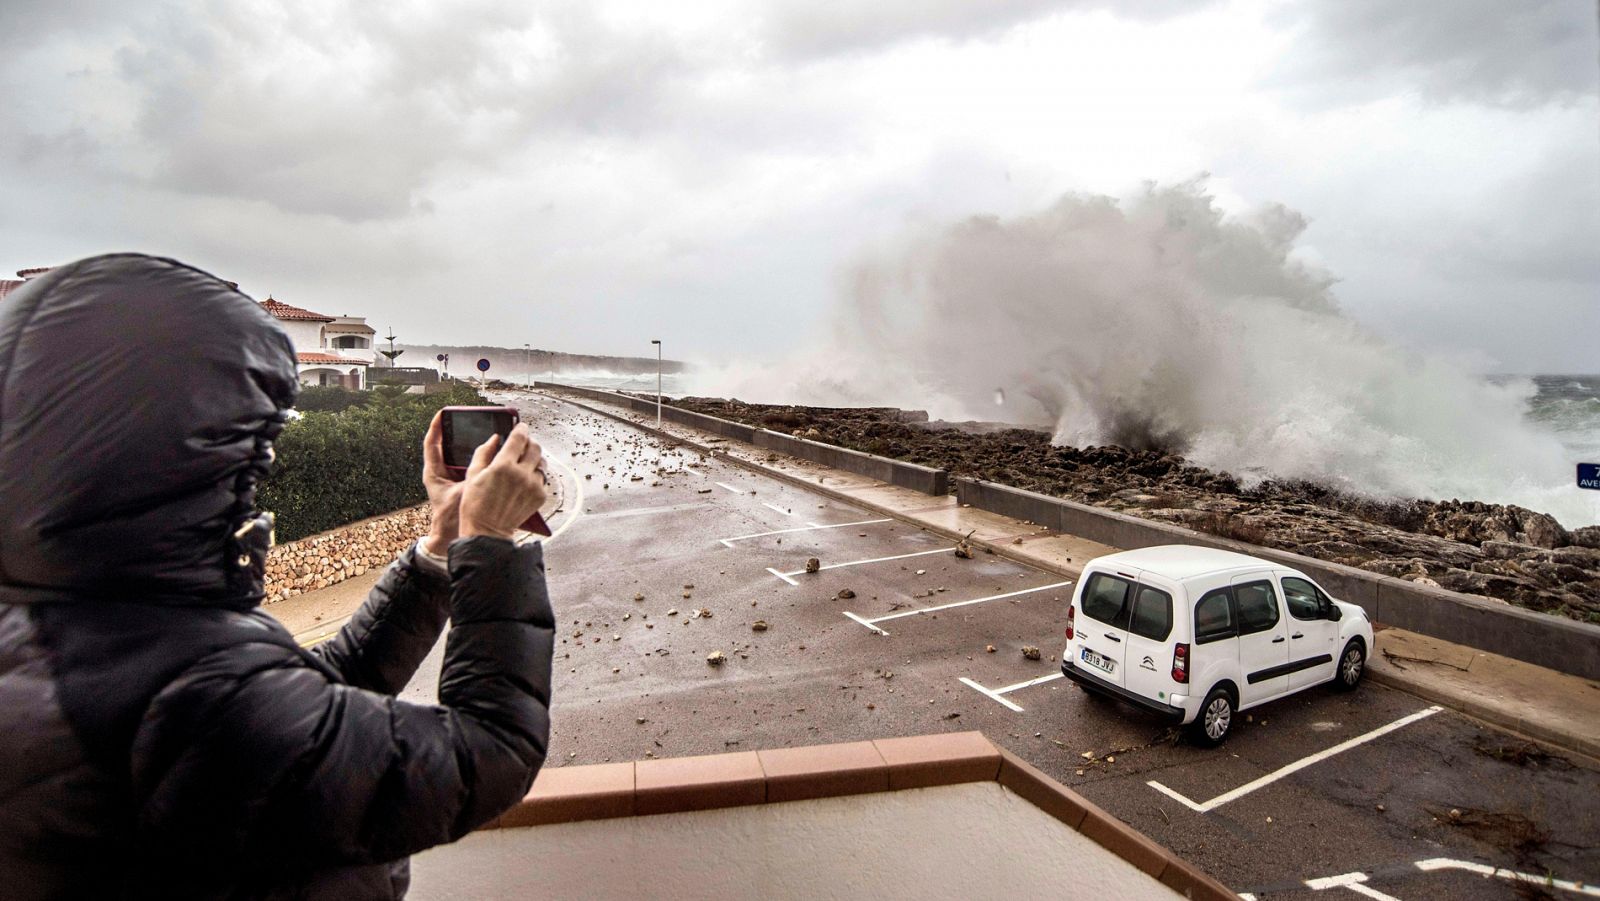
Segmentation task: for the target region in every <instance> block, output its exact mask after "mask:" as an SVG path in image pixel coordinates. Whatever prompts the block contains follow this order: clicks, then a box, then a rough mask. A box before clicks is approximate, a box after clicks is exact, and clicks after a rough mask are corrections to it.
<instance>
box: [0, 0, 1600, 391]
mask: <svg viewBox="0 0 1600 901" xmlns="http://www.w3.org/2000/svg"><path fill="white" fill-rule="evenodd" d="M1123 6H1127V7H1132V8H1137V9H1138V10H1139V12H1138V13H1137V14H1130V13H1128V12H1127V11H1125V10H1123V9H1121V7H1123ZM1596 32H1597V10H1596V4H1595V2H1593V0H1517V2H1513V3H1508V2H1504V0H1406V2H1400V3H1396V2H1393V0H1323V2H1283V3H1259V2H1218V3H1211V4H1202V3H1193V2H1166V3H1162V2H1142V3H1137V4H1134V3H1128V4H1113V3H1107V2H1094V0H1058V2H1045V0H983V2H955V0H873V2H860V3H857V2H840V3H821V2H817V0H772V2H733V0H728V2H695V3H688V4H665V3H655V2H643V3H638V4H615V3H592V2H580V3H570V4H564V3H540V4H534V3H529V2H526V0H474V2H455V3H448V2H431V0H411V2H393V3H354V2H346V0H300V2H294V0H288V2H255V3H249V2H238V3H233V2H171V3H162V2H141V0H78V2H69V0H4V2H3V3H0V35H3V36H4V41H3V43H0V47H3V50H0V96H3V97H4V98H5V99H4V102H3V103H0V185H3V186H4V191H5V201H4V203H3V204H0V270H3V271H4V272H5V274H9V270H14V269H17V268H21V267H26V266H37V265H47V264H54V263H60V262H65V261H68V260H71V259H75V258H78V257H81V256H85V255H88V254H92V253H97V252H103V251H113V250H143V251H149V252H155V253H161V254H168V255H173V256H177V257H179V258H182V259H184V260H186V261H189V262H193V263H195V264H197V265H199V266H201V267H203V268H206V269H209V270H211V271H213V272H215V273H217V274H218V275H221V276H223V277H225V278H228V279H232V280H235V281H238V282H240V283H241V285H242V287H243V288H244V290H246V291H247V292H250V293H251V294H253V295H255V296H257V297H265V296H266V295H267V294H268V293H269V292H270V293H272V294H273V295H275V296H276V297H278V298H279V299H281V300H284V301H286V302H288V303H292V304H297V305H300V306H305V307H309V308H312V309H315V310H319V311H322V312H325V313H330V314H340V313H352V314H364V315H366V316H367V317H368V319H369V321H370V322H372V324H373V325H374V326H376V327H377V328H378V329H379V331H380V332H381V331H383V330H384V329H387V328H389V327H391V326H392V327H393V328H394V330H395V332H396V333H397V334H398V335H399V336H400V337H401V340H402V341H415V342H419V343H424V342H426V343H450V344H477V343H483V344H499V345H506V346H519V345H521V344H522V343H524V342H529V343H532V344H534V345H535V346H539V347H548V348H552V349H559V350H568V351H576V352H596V353H618V354H630V353H637V354H641V355H647V354H649V352H650V350H651V348H650V345H649V339H650V338H653V337H661V338H663V339H665V342H666V345H665V346H666V349H667V353H668V355H669V356H675V357H684V358H690V359H707V360H709V359H716V358H718V357H721V356H725V355H727V354H730V353H737V354H740V355H743V356H746V357H749V356H752V355H753V356H760V355H763V354H766V353H769V352H770V353H771V354H772V355H773V356H777V355H779V354H782V353H784V352H788V351H791V350H793V349H794V348H795V347H796V346H799V345H801V344H802V343H804V342H805V341H807V340H809V339H810V338H811V337H812V336H814V335H816V334H818V333H821V332H823V331H825V329H826V328H827V327H828V323H829V322H830V321H831V317H833V316H835V315H837V313H836V304H837V303H838V299H839V295H840V292H841V290H843V289H842V285H843V284H844V281H845V280H844V278H843V277H842V273H844V272H845V271H846V269H847V268H848V267H849V265H850V263H851V261H852V260H853V259H856V258H858V257H859V256H860V255H861V254H863V253H865V252H868V251H869V249H870V248H873V247H875V246H879V245H882V244H883V243H884V242H891V241H895V240H897V239H898V236H901V235H903V234H905V233H906V232H907V231H914V230H916V229H919V228H928V227H937V226H939V225H942V224H945V223H949V222H954V221H956V220H959V219H961V218H963V217H967V216H970V215H974V214H998V215H1001V216H1015V215H1021V214H1025V213H1029V212H1032V211H1037V210H1040V209H1043V208H1045V207H1047V206H1049V205H1050V204H1051V203H1053V202H1054V201H1056V200H1057V199H1058V198H1059V197H1061V196H1062V195H1063V194H1065V193H1068V192H1081V193H1091V194H1093V193H1103V194H1109V195H1114V196H1126V195H1129V194H1132V193H1134V192H1136V191H1137V190H1139V188H1140V186H1141V185H1142V184H1143V183H1144V182H1146V181H1154V182H1157V183H1177V182H1182V181H1186V180H1189V179H1192V178H1194V177H1195V176H1197V175H1200V174H1202V173H1209V174H1210V178H1209V181H1208V182H1207V184H1208V188H1207V190H1209V191H1210V192H1211V193H1212V194H1214V195H1215V197H1216V198H1217V202H1218V203H1219V204H1220V205H1221V206H1222V207H1223V208H1224V209H1226V210H1229V211H1235V212H1239V213H1245V212H1247V211H1250V210H1252V209H1254V208H1257V207H1260V206H1263V205H1266V204H1270V203H1280V204H1283V205H1286V206H1287V207H1289V208H1291V209H1293V210H1296V211H1298V212H1299V213H1300V214H1301V215H1303V216H1304V217H1306V219H1308V220H1309V222H1310V226H1309V228H1308V229H1307V230H1306V231H1305V232H1304V234H1303V235H1302V236H1301V237H1300V238H1299V241H1298V244H1297V248H1298V249H1297V250H1296V255H1297V256H1298V257H1299V258H1301V259H1303V260H1305V261H1306V262H1309V263H1312V264H1316V265H1320V266H1322V267H1325V268H1326V269H1327V270H1328V271H1329V272H1331V273H1332V274H1333V275H1334V276H1336V277H1337V278H1338V279H1339V280H1340V281H1339V284H1338V285H1337V287H1336V288H1335V296H1336V297H1337V299H1338V301H1339V303H1340V304H1342V305H1343V307H1344V308H1345V309H1346V310H1348V311H1349V312H1350V313H1351V314H1352V315H1353V316H1355V317H1356V318H1358V319H1359V320H1361V321H1362V322H1364V323H1366V324H1367V325H1369V326H1370V327H1371V328H1373V329H1374V330H1376V331H1378V332H1379V333H1381V334H1384V335H1387V336H1390V337H1392V338H1394V339H1395V340H1397V341H1399V342H1401V343H1403V344H1405V345H1408V346H1411V347H1416V348H1423V349H1431V350H1439V351H1443V352H1446V353H1449V354H1452V355H1454V356H1457V357H1458V358H1460V359H1462V360H1465V361H1467V362H1468V363H1469V364H1470V365H1473V366H1475V367H1476V368H1479V369H1483V370H1509V371H1522V372H1549V371H1586V372H1596V371H1600V338H1597V336H1600V41H1597V34H1596Z"/></svg>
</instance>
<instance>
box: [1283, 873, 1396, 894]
mask: <svg viewBox="0 0 1600 901" xmlns="http://www.w3.org/2000/svg"><path fill="white" fill-rule="evenodd" d="M1366 881H1367V874H1366V873H1345V874H1343V875H1340V876H1324V877H1322V878H1321V879H1307V880H1306V888H1308V889H1311V890H1312V891H1314V892H1320V891H1324V890H1326V889H1330V888H1347V889H1349V890H1350V891H1352V892H1355V893H1356V894H1358V895H1366V896H1367V897H1368V898H1376V899H1378V901H1400V899H1399V898H1396V897H1395V896H1393V895H1386V894H1384V893H1383V892H1380V891H1378V890H1377V889H1375V888H1368V887H1367V886H1365V885H1362V884H1361V883H1363V882H1366Z"/></svg>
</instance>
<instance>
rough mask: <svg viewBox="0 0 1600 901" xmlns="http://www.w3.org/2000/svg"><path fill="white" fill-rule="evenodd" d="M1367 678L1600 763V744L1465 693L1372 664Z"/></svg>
mask: <svg viewBox="0 0 1600 901" xmlns="http://www.w3.org/2000/svg"><path fill="white" fill-rule="evenodd" d="M1366 677H1367V678H1368V679H1371V680H1372V681H1373V682H1376V683H1378V684H1379V685H1382V686H1384V687H1386V688H1393V689H1395V690H1397V691H1403V692H1405V693H1406V694H1409V695H1415V696H1416V697H1418V698H1421V699H1422V700H1424V701H1432V702H1433V703H1435V704H1442V705H1444V706H1446V707H1449V708H1450V709H1451V710H1454V711H1455V712H1457V713H1460V714H1463V715H1465V716H1469V717H1471V718H1473V719H1475V720H1480V721H1482V722H1484V723H1487V724H1488V725H1490V726H1493V727H1494V728H1496V729H1501V730H1504V731H1507V732H1511V733H1514V734H1516V735H1520V736H1522V737H1524V738H1528V739H1531V740H1533V741H1537V742H1540V743H1542V744H1547V745H1552V746H1554V747H1557V748H1560V749H1561V750H1563V751H1568V752H1571V753H1575V754H1582V755H1583V756H1585V757H1589V758H1592V759H1594V760H1595V761H1597V762H1600V740H1596V739H1595V738H1591V737H1589V736H1585V735H1580V734H1578V733H1576V732H1572V731H1568V730H1564V729H1551V728H1549V727H1548V726H1544V725H1541V724H1539V723H1534V722H1529V721H1528V720H1527V719H1525V718H1523V717H1520V716H1517V715H1515V714H1513V713H1511V712H1509V711H1506V710H1502V709H1500V708H1497V707H1493V706H1490V705H1488V704H1485V703H1482V702H1481V701H1479V700H1477V699H1476V698H1474V697H1472V696H1470V695H1467V694H1464V693H1462V692H1453V691H1444V690H1441V689H1440V688H1439V687H1438V686H1436V685H1431V684H1429V683H1428V682H1426V681H1425V680H1420V679H1414V678H1410V677H1407V676H1405V675H1402V674H1400V673H1397V672H1393V671H1391V670H1388V669H1380V668H1377V667H1373V666H1371V665H1370V664H1369V665H1368V667H1367V674H1366Z"/></svg>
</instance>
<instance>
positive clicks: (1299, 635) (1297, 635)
mask: <svg viewBox="0 0 1600 901" xmlns="http://www.w3.org/2000/svg"><path fill="white" fill-rule="evenodd" d="M1289 637H1290V638H1305V635H1304V634H1302V633H1300V632H1296V633H1294V634H1293V635H1290V636H1289Z"/></svg>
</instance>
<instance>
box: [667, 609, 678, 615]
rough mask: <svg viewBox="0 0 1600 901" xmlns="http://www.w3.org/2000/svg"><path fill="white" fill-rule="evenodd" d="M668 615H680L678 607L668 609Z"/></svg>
mask: <svg viewBox="0 0 1600 901" xmlns="http://www.w3.org/2000/svg"><path fill="white" fill-rule="evenodd" d="M667 615H668V616H677V615H678V608H676V607H673V608H672V609H671V610H668V611H667Z"/></svg>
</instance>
